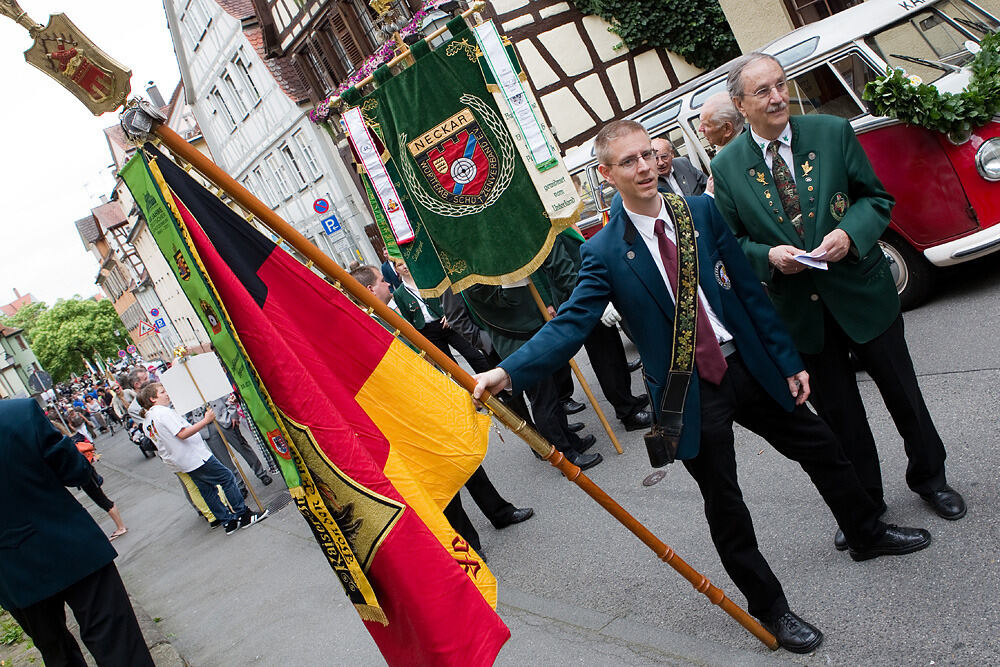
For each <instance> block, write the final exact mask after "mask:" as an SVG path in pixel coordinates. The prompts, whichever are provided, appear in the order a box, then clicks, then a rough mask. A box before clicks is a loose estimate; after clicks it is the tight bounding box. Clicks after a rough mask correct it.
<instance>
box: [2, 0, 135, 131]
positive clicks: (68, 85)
mask: <svg viewBox="0 0 1000 667" xmlns="http://www.w3.org/2000/svg"><path fill="white" fill-rule="evenodd" d="M0 14H3V15H4V16H7V17H9V18H11V19H13V20H14V21H15V22H16V23H17V24H18V25H20V26H22V27H24V28H25V29H26V30H27V31H28V34H29V35H30V36H31V37H32V39H34V40H35V42H34V44H32V45H31V48H29V49H28V50H27V51H25V52H24V59H25V60H26V61H28V62H29V63H30V64H32V65H34V66H35V67H37V68H38V69H40V70H41V71H43V72H45V74H47V75H48V76H49V77H51V78H52V79H54V80H55V81H57V82H58V83H59V85H61V86H62V87H63V88H65V89H66V90H68V91H69V92H71V93H73V95H75V96H76V98H77V99H78V100H80V101H81V102H83V104H84V106H86V107H87V108H88V109H90V111H91V113H93V114H94V115H95V116H100V115H101V114H102V113H105V112H107V111H114V110H115V109H117V108H119V107H120V106H122V105H123V104H125V100H126V98H127V97H128V93H129V89H130V86H129V78H131V76H132V71H131V70H129V69H128V68H126V67H124V66H123V65H121V64H120V63H119V62H117V61H116V60H114V59H113V58H111V56H109V55H108V54H106V53H105V52H104V51H102V50H101V49H100V48H98V46H97V45H96V44H94V43H93V42H92V41H90V39H88V38H87V36H86V35H84V34H83V33H82V32H81V31H80V29H79V28H77V27H76V26H75V25H73V22H72V21H70V20H69V18H67V17H66V15H65V14H53V15H52V16H50V17H49V24H48V25H46V26H43V25H41V24H39V23H35V22H34V21H33V20H31V18H30V17H29V16H28V15H27V13H25V11H24V10H23V9H21V7H20V5H18V4H17V0H0Z"/></svg>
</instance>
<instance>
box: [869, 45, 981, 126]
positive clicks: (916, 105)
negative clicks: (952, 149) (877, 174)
mask: <svg viewBox="0 0 1000 667" xmlns="http://www.w3.org/2000/svg"><path fill="white" fill-rule="evenodd" d="M980 47H981V50H980V52H979V53H977V54H976V57H975V58H974V59H973V60H972V64H971V69H972V78H971V80H970V81H969V85H968V86H966V87H965V90H963V91H962V92H960V93H942V92H940V91H939V90H938V89H937V88H935V87H934V86H930V85H927V84H924V83H921V84H918V85H914V84H913V83H912V82H911V81H910V80H909V79H908V78H907V77H906V76H905V75H904V74H903V71H902V70H899V69H894V70H891V71H890V72H889V74H888V75H886V76H880V77H878V78H877V79H876V80H875V81H872V82H871V83H869V84H868V85H867V86H866V87H865V94H864V98H865V99H866V100H868V101H869V102H870V103H871V105H870V106H871V110H872V113H874V114H877V115H879V116H888V117H890V118H897V119H899V120H901V121H903V122H904V123H909V124H910V125H918V126H920V127H925V128H927V129H928V130H935V131H937V132H942V133H944V134H947V135H949V136H950V137H952V138H953V139H955V140H956V141H960V140H961V139H962V138H963V137H967V136H968V134H969V132H971V131H972V130H974V129H976V128H978V127H982V126H983V125H985V124H986V123H988V122H989V121H990V119H991V118H993V116H994V115H996V114H997V113H1000V35H998V34H992V35H988V36H986V37H985V38H983V41H982V42H981V43H980Z"/></svg>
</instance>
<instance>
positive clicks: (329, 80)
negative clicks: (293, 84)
mask: <svg viewBox="0 0 1000 667" xmlns="http://www.w3.org/2000/svg"><path fill="white" fill-rule="evenodd" d="M305 57H306V62H308V67H309V69H310V71H311V72H312V74H313V75H314V76H315V77H316V79H317V83H318V84H319V85H320V86H321V87H322V88H323V91H322V93H323V97H326V96H327V95H329V94H330V93H331V92H333V90H334V89H335V88H336V87H337V86H336V85H335V84H334V81H335V79H334V77H333V76H332V73H333V70H332V69H331V68H330V63H328V62H327V60H326V56H324V55H323V52H322V51H321V50H320V48H319V46H317V45H316V43H315V42H313V41H310V42H308V43H307V44H306V51H305Z"/></svg>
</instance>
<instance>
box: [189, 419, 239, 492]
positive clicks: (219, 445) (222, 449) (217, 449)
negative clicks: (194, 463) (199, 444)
mask: <svg viewBox="0 0 1000 667" xmlns="http://www.w3.org/2000/svg"><path fill="white" fill-rule="evenodd" d="M200 433H201V437H202V438H203V439H204V440H205V444H206V445H208V449H209V450H210V451H211V452H212V456H214V457H215V458H216V459H218V460H219V463H221V464H222V465H224V466H226V467H227V468H229V471H230V472H231V473H233V477H234V478H235V479H236V487H237V488H238V489H239V490H240V493H243V492H244V491H246V488H247V485H246V483H245V482H244V481H243V477H242V476H241V475H240V473H239V471H238V470H237V469H236V463H234V462H233V457H232V455H231V454H230V452H229V449H228V448H227V447H226V443H224V442H223V441H222V436H220V435H219V432H218V431H216V430H215V424H209V425H208V427H207V428H203V429H202V430H201V431H200Z"/></svg>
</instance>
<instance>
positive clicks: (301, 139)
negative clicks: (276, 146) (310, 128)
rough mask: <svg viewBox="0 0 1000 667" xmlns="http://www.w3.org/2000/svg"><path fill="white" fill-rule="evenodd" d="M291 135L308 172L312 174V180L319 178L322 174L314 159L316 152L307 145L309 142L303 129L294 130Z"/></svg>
mask: <svg viewBox="0 0 1000 667" xmlns="http://www.w3.org/2000/svg"><path fill="white" fill-rule="evenodd" d="M292 137H294V138H295V143H296V144H297V145H298V147H299V150H300V151H302V155H304V156H305V158H306V166H307V167H308V168H309V173H311V174H312V177H313V180H314V181H315V180H319V178H320V177H321V176H322V175H323V170H322V169H320V168H319V162H317V161H316V154H315V153H314V152H313V149H312V146H310V145H309V142H308V140H307V139H306V133H305V131H304V130H296V131H295V134H293V135H292Z"/></svg>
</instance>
